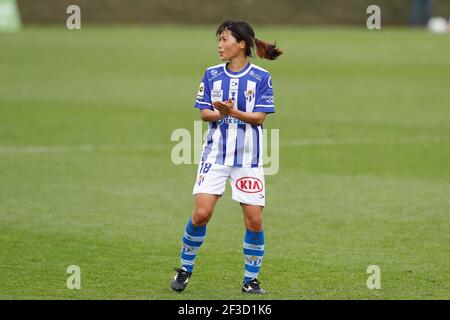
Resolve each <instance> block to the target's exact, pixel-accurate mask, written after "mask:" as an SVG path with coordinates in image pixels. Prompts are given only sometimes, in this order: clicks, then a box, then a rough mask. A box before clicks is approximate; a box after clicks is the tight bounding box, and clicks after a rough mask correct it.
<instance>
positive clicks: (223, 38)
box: [217, 29, 245, 61]
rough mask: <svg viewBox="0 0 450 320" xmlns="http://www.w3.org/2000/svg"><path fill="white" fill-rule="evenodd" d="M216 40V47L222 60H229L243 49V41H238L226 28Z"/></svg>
mask: <svg viewBox="0 0 450 320" xmlns="http://www.w3.org/2000/svg"><path fill="white" fill-rule="evenodd" d="M217 41H218V42H217V49H218V50H219V57H220V59H221V60H222V61H224V60H231V59H233V58H235V57H237V56H239V55H240V54H242V53H243V52H244V50H245V42H244V41H241V42H239V43H238V42H237V41H236V38H235V37H233V34H232V33H231V32H230V30H227V29H225V30H224V31H223V32H222V33H221V34H220V35H219V38H218V40H217Z"/></svg>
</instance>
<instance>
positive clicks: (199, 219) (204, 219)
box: [192, 207, 212, 226]
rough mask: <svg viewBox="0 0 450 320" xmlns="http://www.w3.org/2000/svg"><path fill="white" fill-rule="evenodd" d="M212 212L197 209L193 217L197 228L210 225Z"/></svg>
mask: <svg viewBox="0 0 450 320" xmlns="http://www.w3.org/2000/svg"><path fill="white" fill-rule="evenodd" d="M211 215H212V210H210V209H207V208H203V207H199V208H195V210H194V214H193V216H192V222H193V223H194V224H195V225H196V226H203V225H205V224H207V223H208V221H209V219H211Z"/></svg>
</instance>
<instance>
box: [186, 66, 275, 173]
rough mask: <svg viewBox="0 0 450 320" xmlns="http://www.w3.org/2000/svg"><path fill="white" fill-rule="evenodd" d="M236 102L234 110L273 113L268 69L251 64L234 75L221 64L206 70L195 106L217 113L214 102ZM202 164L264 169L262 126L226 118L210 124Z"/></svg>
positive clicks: (270, 80)
mask: <svg viewBox="0 0 450 320" xmlns="http://www.w3.org/2000/svg"><path fill="white" fill-rule="evenodd" d="M228 99H232V100H234V101H235V107H236V106H237V108H238V109H239V110H241V111H245V112H265V113H273V112H275V109H274V102H273V89H272V79H271V77H270V74H269V72H268V71H267V70H265V69H263V68H261V67H258V66H256V65H254V64H252V63H249V64H247V66H246V67H245V68H244V69H242V70H241V71H239V72H232V71H230V70H228V69H227V67H226V64H225V63H222V64H219V65H216V66H213V67H210V68H207V69H206V71H205V74H204V76H203V79H202V82H201V83H200V87H199V89H198V93H197V100H196V101H195V105H194V106H195V107H196V108H199V109H211V110H215V109H214V107H213V106H212V104H211V103H212V102H213V101H227V100H228ZM208 126H209V128H208V135H207V138H206V140H205V143H204V144H203V151H202V157H201V161H205V162H210V163H218V164H222V165H226V166H231V167H261V166H262V165H263V161H262V155H263V150H262V148H263V132H262V125H259V126H255V125H250V124H247V123H245V122H243V121H241V120H239V119H235V118H232V117H226V118H224V119H222V120H220V121H216V122H209V124H208Z"/></svg>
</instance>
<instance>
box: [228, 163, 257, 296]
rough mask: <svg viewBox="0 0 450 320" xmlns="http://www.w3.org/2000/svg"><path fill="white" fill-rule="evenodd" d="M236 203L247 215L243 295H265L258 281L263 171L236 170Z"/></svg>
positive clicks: (232, 181)
mask: <svg viewBox="0 0 450 320" xmlns="http://www.w3.org/2000/svg"><path fill="white" fill-rule="evenodd" d="M230 183H231V189H232V191H233V200H236V201H238V202H239V203H240V204H241V207H242V209H243V213H244V224H245V228H246V230H245V236H244V244H243V247H244V256H245V272H244V281H243V285H242V291H244V292H247V293H265V291H264V290H263V289H261V287H260V285H259V281H258V279H257V278H258V275H259V270H260V268H261V264H262V258H263V256H264V228H263V208H264V206H265V185H264V172H263V169H262V168H233V170H232V172H231V179H230Z"/></svg>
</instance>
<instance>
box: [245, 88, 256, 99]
mask: <svg viewBox="0 0 450 320" xmlns="http://www.w3.org/2000/svg"><path fill="white" fill-rule="evenodd" d="M245 99H246V100H247V101H248V102H252V100H253V99H255V90H253V89H249V90H247V91H245Z"/></svg>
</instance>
